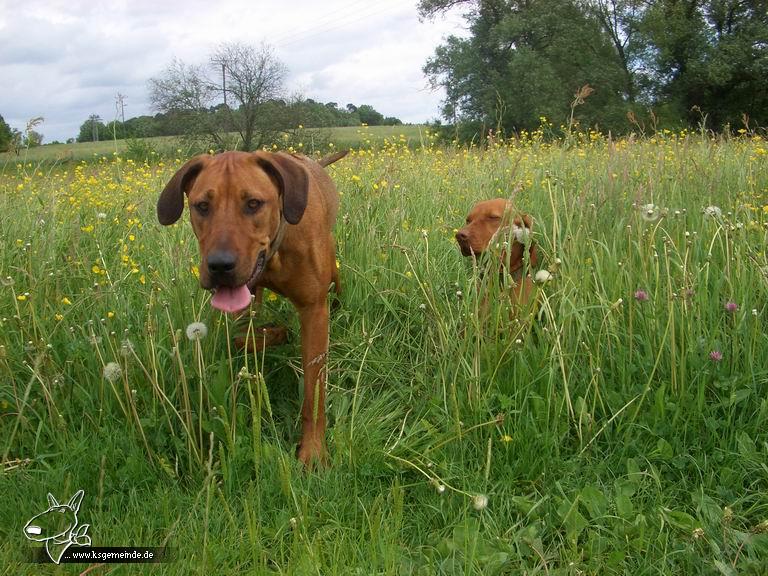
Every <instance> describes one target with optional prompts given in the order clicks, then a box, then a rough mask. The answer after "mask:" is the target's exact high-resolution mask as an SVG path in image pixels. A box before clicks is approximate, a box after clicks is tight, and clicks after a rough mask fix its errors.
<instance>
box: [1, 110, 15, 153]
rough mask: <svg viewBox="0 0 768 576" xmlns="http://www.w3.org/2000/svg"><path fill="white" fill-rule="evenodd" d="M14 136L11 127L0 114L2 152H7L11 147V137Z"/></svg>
mask: <svg viewBox="0 0 768 576" xmlns="http://www.w3.org/2000/svg"><path fill="white" fill-rule="evenodd" d="M12 138H13V132H11V127H10V126H8V123H7V122H6V121H5V119H4V118H3V117H2V115H0V152H6V151H8V149H9V148H10V147H11V139H12Z"/></svg>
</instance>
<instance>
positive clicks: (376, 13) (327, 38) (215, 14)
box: [0, 0, 462, 141]
mask: <svg viewBox="0 0 768 576" xmlns="http://www.w3.org/2000/svg"><path fill="white" fill-rule="evenodd" d="M416 4H417V0H388V1H387V2H386V3H372V2H369V1H368V0H326V1H325V2H316V1H314V0H293V1H291V2H285V1H282V0H225V1H221V2H211V1H210V0H184V1H183V2H182V1H180V0H172V1H168V2H161V1H157V0H152V1H149V0H131V1H130V2H129V1H127V0H121V1H105V2H93V1H91V0H28V1H26V2H20V1H14V0H0V78H3V83H4V87H3V89H2V91H0V114H2V115H3V117H4V118H5V119H6V121H7V122H8V123H9V124H11V125H12V126H13V127H16V128H20V129H21V128H23V126H24V125H25V123H26V121H27V120H28V119H29V118H32V117H34V116H44V117H45V118H46V121H45V124H44V125H43V126H42V127H41V128H40V131H41V132H42V133H43V134H45V137H46V141H51V140H54V139H57V140H64V139H66V138H69V137H73V136H76V135H77V132H78V129H79V126H80V124H82V122H83V121H85V120H86V119H87V117H88V116H89V115H90V114H99V115H100V116H101V117H102V118H103V119H105V120H111V119H113V118H115V96H116V94H117V93H118V92H120V93H122V94H124V95H126V96H127V107H126V116H136V115H140V114H149V113H152V111H151V110H150V108H149V102H148V93H147V92H148V91H147V80H148V79H149V78H151V77H153V76H156V75H157V74H158V73H160V72H161V71H162V70H163V69H164V68H165V67H166V66H167V65H168V63H169V62H170V61H171V59H172V58H174V57H176V58H180V59H182V60H184V61H185V62H189V63H195V62H204V61H205V58H206V56H207V55H208V54H209V53H210V51H211V49H212V48H214V47H215V46H216V45H217V44H221V43H223V42H232V41H240V42H248V43H253V44H259V43H261V42H262V41H264V42H266V43H268V44H271V45H272V46H273V47H274V49H275V54H276V56H277V57H278V58H279V59H280V60H282V61H283V62H284V63H285V65H286V66H287V68H288V70H289V78H288V85H289V88H290V89H291V90H292V91H300V92H301V93H302V95H304V96H306V97H308V98H313V99H315V100H318V101H323V102H326V101H334V102H338V103H339V104H340V105H341V106H344V105H345V104H347V103H349V102H351V103H354V104H357V105H360V104H371V105H372V106H374V107H375V108H376V109H377V110H379V111H380V112H381V113H383V114H384V115H386V116H397V117H399V118H401V119H402V120H404V121H410V122H418V121H424V120H427V119H430V118H435V117H437V116H438V115H439V103H440V100H441V98H442V94H439V93H433V92H431V91H429V90H428V88H427V81H426V78H424V76H423V74H422V72H421V69H422V67H423V66H424V64H425V62H426V60H427V58H428V57H429V56H431V55H432V53H433V52H434V49H435V47H436V46H437V45H438V44H439V43H440V42H441V40H442V38H443V37H444V36H446V35H447V34H450V33H453V34H461V33H462V29H461V23H462V21H461V18H460V16H459V15H458V14H449V15H448V16H447V17H445V18H440V17H438V18H436V19H435V20H434V21H425V22H419V20H418V16H417V14H416Z"/></svg>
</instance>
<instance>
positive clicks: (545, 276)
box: [533, 270, 552, 284]
mask: <svg viewBox="0 0 768 576" xmlns="http://www.w3.org/2000/svg"><path fill="white" fill-rule="evenodd" d="M550 280H552V274H551V273H550V272H549V270H539V271H538V272H536V274H535V275H534V277H533V281H534V282H536V283H537V284H543V283H544V282H549V281H550Z"/></svg>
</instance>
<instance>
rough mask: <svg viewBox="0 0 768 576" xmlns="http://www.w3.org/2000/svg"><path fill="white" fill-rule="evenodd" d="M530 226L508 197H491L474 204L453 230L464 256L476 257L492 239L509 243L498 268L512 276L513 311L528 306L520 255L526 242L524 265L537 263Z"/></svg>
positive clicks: (527, 280) (527, 278)
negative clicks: (465, 219) (526, 251)
mask: <svg viewBox="0 0 768 576" xmlns="http://www.w3.org/2000/svg"><path fill="white" fill-rule="evenodd" d="M532 226H533V220H532V219H531V217H530V216H529V215H527V214H519V215H514V209H513V207H512V203H511V202H510V201H509V200H506V199H504V198H495V199H493V200H485V201H483V202H478V203H477V204H475V205H474V206H473V207H472V210H471V211H470V212H469V215H468V216H467V221H466V225H465V226H464V227H463V228H462V229H461V230H459V231H458V232H457V233H456V242H458V244H459V248H460V249H461V253H462V255H464V256H473V257H478V256H480V255H481V254H483V253H485V252H487V251H488V248H489V246H490V245H491V243H492V242H498V243H500V244H501V243H504V242H509V247H508V248H503V249H502V250H501V251H500V255H501V263H502V268H503V270H504V271H505V273H506V274H508V275H509V276H510V277H511V280H512V289H511V290H510V299H511V302H512V307H513V310H514V312H517V311H519V310H520V309H521V308H526V307H527V306H529V304H530V303H531V298H532V295H533V294H534V286H533V281H532V280H531V274H529V270H526V266H525V258H524V255H525V250H526V244H528V265H529V267H530V268H533V267H535V266H537V265H538V262H539V257H538V251H537V249H536V245H535V244H534V243H533V242H532V240H531V238H530V234H531V227H532ZM514 312H513V313H514Z"/></svg>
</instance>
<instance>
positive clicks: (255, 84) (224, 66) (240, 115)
mask: <svg viewBox="0 0 768 576" xmlns="http://www.w3.org/2000/svg"><path fill="white" fill-rule="evenodd" d="M211 65H212V66H213V67H214V68H215V69H217V70H218V69H221V73H222V86H221V94H222V96H223V97H224V103H225V104H228V102H227V99H228V98H229V100H230V103H229V106H227V107H225V111H226V112H227V116H228V118H229V120H230V122H231V125H232V127H233V128H235V129H236V130H237V132H238V133H239V134H240V138H241V139H242V148H243V150H253V149H254V144H255V145H256V146H255V147H260V146H261V144H262V143H263V141H264V139H265V138H267V137H268V135H269V134H270V133H273V132H276V131H277V130H279V127H278V126H275V124H274V122H272V121H271V120H270V118H269V117H268V116H267V115H266V114H261V113H260V112H261V110H260V108H262V107H263V106H264V104H265V103H267V102H269V101H272V100H278V99H281V98H282V97H283V92H284V87H283V84H284V81H285V76H286V75H287V73H288V70H287V68H286V67H285V66H284V65H283V63H282V62H280V61H279V60H278V59H277V58H276V57H275V55H274V53H273V51H272V49H271V48H270V47H269V46H267V45H266V44H262V45H261V46H260V47H259V48H258V49H257V48H254V47H253V46H249V45H246V44H241V43H231V44H223V45H222V46H220V47H219V48H218V49H217V50H216V52H215V53H214V54H213V55H212V56H211ZM233 104H236V105H237V108H234V107H233Z"/></svg>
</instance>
